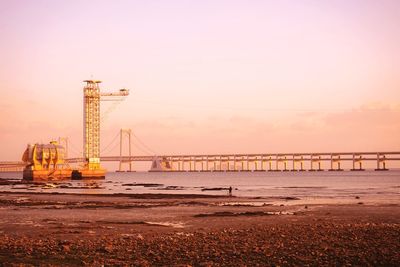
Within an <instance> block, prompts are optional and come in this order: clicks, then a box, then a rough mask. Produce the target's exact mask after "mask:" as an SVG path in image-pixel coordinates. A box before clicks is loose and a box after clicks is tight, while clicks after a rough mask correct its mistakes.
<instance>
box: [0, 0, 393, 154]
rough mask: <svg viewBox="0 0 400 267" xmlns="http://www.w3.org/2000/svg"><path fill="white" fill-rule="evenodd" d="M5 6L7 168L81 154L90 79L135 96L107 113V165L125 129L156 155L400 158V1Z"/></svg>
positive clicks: (1, 21)
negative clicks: (30, 147)
mask: <svg viewBox="0 0 400 267" xmlns="http://www.w3.org/2000/svg"><path fill="white" fill-rule="evenodd" d="M0 5H1V8H0V56H1V60H0V90H1V98H0V116H1V117H0V119H1V120H0V121H1V124H0V147H1V150H0V160H20V158H21V156H22V153H23V151H24V149H25V147H26V145H27V143H36V142H43V143H47V142H48V141H50V140H51V139H56V138H58V137H59V136H68V137H69V140H70V143H71V149H70V156H80V153H81V152H82V149H81V147H82V88H83V85H84V83H83V82H82V81H83V80H85V79H99V80H102V81H103V83H102V84H101V86H102V90H103V91H115V90H118V89H120V88H122V87H126V88H129V89H130V90H131V95H130V96H129V97H128V98H127V99H126V100H125V101H124V102H122V103H120V104H119V105H118V106H117V107H115V109H113V108H114V107H113V106H112V104H111V103H102V104H104V105H103V106H102V114H103V120H102V147H103V149H105V148H106V150H105V151H104V153H105V155H112V154H118V153H119V150H118V146H115V145H114V144H111V145H110V146H108V147H107V145H108V144H110V142H111V141H112V140H113V138H114V137H115V136H116V134H117V133H118V131H119V129H120V128H131V129H132V130H133V131H134V133H135V135H136V136H138V137H139V138H140V140H141V141H142V142H143V143H145V144H146V145H147V146H148V147H150V148H151V150H153V151H155V153H157V154H183V153H196V154H199V153H201V154H207V153H259V152H265V153H269V152H334V151H338V152H344V151H355V150H356V151H375V150H381V151H389V150H390V151H398V150H400V139H399V137H400V1H396V0H393V1H388V0H380V1H368V0H343V1H340V0H338V1H322V0H315V1H313V0H296V1H295V0H293V1H256V0H253V1H244V0H243V1H233V0H226V1H219V0H212V1H204V0H202V1H183V0H182V1H133V0H132V1H122V0H116V1H111V0H110V1H74V0H68V1H67V0H65V1H62V0H47V1H41V0H35V1H34V0H31V1H27V0H25V1H23V0H9V1H7V0H0ZM110 109H111V111H110V112H108V111H107V110H110ZM107 149H108V150H107ZM146 150H148V149H146V148H144V147H143V146H142V145H140V144H138V143H136V146H135V148H134V154H138V155H143V154H145V152H146ZM150 153H151V152H150Z"/></svg>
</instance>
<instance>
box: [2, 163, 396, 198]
mask: <svg viewBox="0 0 400 267" xmlns="http://www.w3.org/2000/svg"><path fill="white" fill-rule="evenodd" d="M21 177H22V174H21V173H0V178H2V179H0V181H1V183H0V191H8V192H59V193H79V194H116V193H118V194H142V193H154V194H157V193H158V194H159V193H161V194H171V193H173V194H207V195H210V194H211V195H227V193H228V190H227V189H228V188H229V187H230V186H232V188H233V195H235V196H250V197H286V196H291V197H297V198H313V197H314V198H315V197H324V198H340V197H349V196H351V197H355V196H363V197H365V196H368V197H374V198H386V199H389V198H390V199H392V200H393V199H394V200H398V201H399V200H400V171H397V170H396V171H388V172H374V171H364V172H304V173H288V172H273V173H271V172H265V173H261V172H254V173H251V172H250V173H249V172H243V173H223V172H222V173H221V172H218V173H148V172H135V173H121V172H118V173H108V174H107V176H106V179H105V180H77V181H75V180H73V181H62V182H21V181H20V179H21ZM4 179H8V182H4Z"/></svg>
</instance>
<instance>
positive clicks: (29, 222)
mask: <svg viewBox="0 0 400 267" xmlns="http://www.w3.org/2000/svg"><path fill="white" fill-rule="evenodd" d="M278 202H280V203H281V204H276V203H278ZM399 251H400V205H399V204H398V203H393V204H375V205H374V204H370V203H368V204H365V203H363V199H362V198H361V199H354V203H353V204H346V205H338V204H321V205H318V204H313V205H309V204H308V205H307V206H305V205H304V204H302V205H298V204H296V199H291V198H286V199H276V198H275V199H274V198H239V197H228V196H208V195H174V194H169V195H165V194H143V195H140V194H137V195H135V194H131V195H75V194H74V195H73V194H35V193H32V194H30V193H6V192H5V193H0V265H3V266H9V265H16V266H17V265H20V264H25V265H35V266H36V265H44V266H46V265H48V266H51V265H69V266H81V265H91V266H92V265H94V266H100V265H103V264H104V265H135V266H188V265H189V266H238V265H239V266H243V265H247V266H265V265H281V266H285V265H315V266H317V265H318V266H319V265H347V264H351V265H360V266H361V265H362V266H365V265H370V266H372V265H373V266H398V265H399V263H400V253H399Z"/></svg>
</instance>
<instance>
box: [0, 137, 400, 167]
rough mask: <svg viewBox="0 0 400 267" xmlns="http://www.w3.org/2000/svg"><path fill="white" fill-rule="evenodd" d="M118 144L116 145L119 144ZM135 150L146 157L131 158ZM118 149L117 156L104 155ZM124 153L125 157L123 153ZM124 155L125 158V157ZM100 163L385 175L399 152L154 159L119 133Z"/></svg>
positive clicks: (81, 160)
mask: <svg viewBox="0 0 400 267" xmlns="http://www.w3.org/2000/svg"><path fill="white" fill-rule="evenodd" d="M118 140H119V142H118ZM59 142H60V143H63V145H64V146H65V147H66V149H67V151H66V153H67V155H68V153H69V152H68V151H71V150H72V151H73V152H74V153H73V154H75V155H80V154H81V152H80V151H79V150H77V149H76V146H74V145H72V144H71V143H70V142H69V139H68V138H65V137H63V138H59ZM132 144H133V145H134V146H135V147H134V148H135V150H140V151H141V152H142V153H144V154H146V155H132V151H133V149H132ZM117 148H119V155H110V156H107V155H104V154H103V153H104V152H111V151H114V153H115V150H116V149H117ZM124 152H125V153H124ZM124 154H125V155H124ZM100 160H101V161H102V162H115V163H118V164H119V167H118V170H117V171H121V172H122V171H135V169H134V168H133V167H134V166H135V163H137V162H147V163H149V165H150V169H149V171H167V172H277V171H292V172H297V171H298V172H301V171H345V170H350V171H364V170H366V169H372V170H375V171H386V170H389V165H390V167H391V168H399V166H400V164H399V163H400V152H397V151H378V152H375V151H374V152H332V153H327V152H324V153H311V152H310V153H259V154H198V155H196V154H182V155H168V154H165V155H157V153H155V152H154V150H152V149H151V148H150V147H149V146H147V145H146V144H145V143H144V142H143V141H142V140H141V139H140V138H138V137H137V135H135V134H134V133H133V132H132V131H131V130H130V129H121V130H120V131H119V133H118V134H116V135H115V136H114V137H113V138H112V140H111V141H110V142H109V144H108V145H106V146H105V147H104V149H102V156H100ZM85 161H86V159H85V158H83V157H69V158H68V159H67V160H66V162H67V163H69V164H83V163H85ZM25 165H26V164H25V163H24V162H22V161H21V162H19V161H13V162H0V171H3V172H4V171H21V170H22V169H23V168H24V167H25Z"/></svg>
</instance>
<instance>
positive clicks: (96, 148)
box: [81, 80, 129, 177]
mask: <svg viewBox="0 0 400 267" xmlns="http://www.w3.org/2000/svg"><path fill="white" fill-rule="evenodd" d="M84 82H86V85H85V87H84V88H83V151H84V152H83V153H84V154H83V157H84V158H85V161H86V164H85V168H84V169H83V170H81V176H82V177H104V175H105V170H104V169H102V168H101V166H100V101H101V100H109V101H120V100H122V99H123V97H125V96H128V95H129V90H127V89H121V90H119V91H118V92H115V93H102V92H101V91H100V86H99V84H100V83H101V81H95V80H85V81H84ZM113 97H117V98H113ZM121 97H122V98H121Z"/></svg>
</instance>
